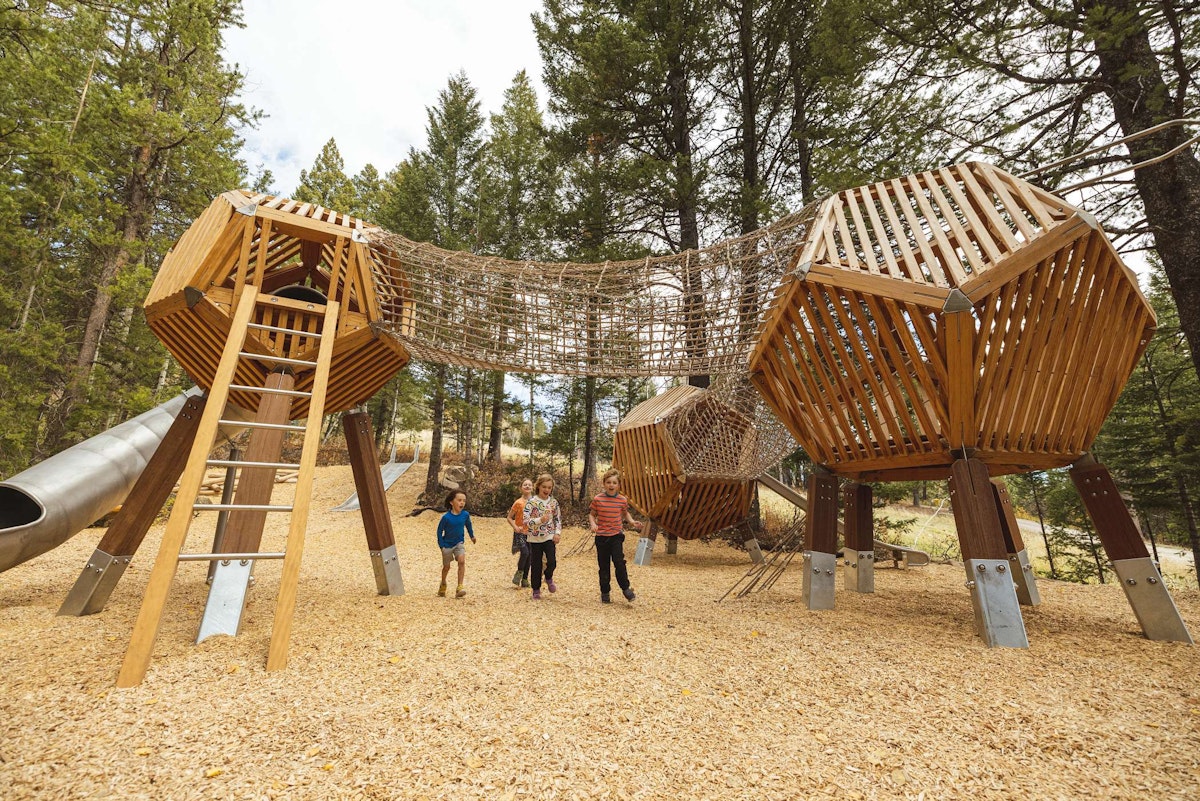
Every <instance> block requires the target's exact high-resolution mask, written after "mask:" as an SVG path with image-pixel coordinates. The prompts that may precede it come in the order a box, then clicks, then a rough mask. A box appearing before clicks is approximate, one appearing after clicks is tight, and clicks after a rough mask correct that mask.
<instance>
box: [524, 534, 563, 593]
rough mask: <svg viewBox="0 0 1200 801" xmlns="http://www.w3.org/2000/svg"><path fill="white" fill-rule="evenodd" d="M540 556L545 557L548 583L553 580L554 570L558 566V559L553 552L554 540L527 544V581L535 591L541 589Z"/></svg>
mask: <svg viewBox="0 0 1200 801" xmlns="http://www.w3.org/2000/svg"><path fill="white" fill-rule="evenodd" d="M542 554H545V555H546V581H547V582H549V581H552V580H553V579H554V568H555V567H557V566H558V558H557V556H556V555H555V552H554V540H548V541H546V542H531V543H529V559H530V565H529V567H530V571H529V572H530V576H529V581H530V583H532V584H533V588H534V589H535V590H540V589H541V588H542Z"/></svg>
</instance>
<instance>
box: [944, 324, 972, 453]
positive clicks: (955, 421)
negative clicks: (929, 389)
mask: <svg viewBox="0 0 1200 801" xmlns="http://www.w3.org/2000/svg"><path fill="white" fill-rule="evenodd" d="M942 319H943V321H944V325H945V331H946V371H947V372H948V373H949V374H950V385H949V387H948V388H947V392H946V408H947V410H948V411H949V414H948V417H949V421H950V428H949V430H948V431H947V432H946V440H947V441H948V442H949V443H950V448H951V449H952V450H958V449H959V448H963V447H973V446H974V445H975V443H976V441H977V430H978V427H977V425H976V422H975V389H976V381H977V380H978V379H977V371H976V366H975V362H974V355H975V318H974V317H973V316H971V313H970V312H968V311H961V312H952V313H949V314H946V315H945V316H944V317H943V318H942Z"/></svg>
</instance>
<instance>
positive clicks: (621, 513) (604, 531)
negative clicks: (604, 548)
mask: <svg viewBox="0 0 1200 801" xmlns="http://www.w3.org/2000/svg"><path fill="white" fill-rule="evenodd" d="M628 510H629V499H628V498H626V497H625V496H624V495H622V494H621V493H619V492H618V493H617V494H616V495H609V494H608V493H607V492H602V493H600V494H599V495H597V496H596V497H595V498H592V505H591V508H590V511H591V513H592V514H593V515H595V516H596V529H597V531H596V536H597V537H615V536H616V535H618V534H620V533H621V532H622V531H623V530H624V527H625V523H624V521H625V513H626V512H627V511H628Z"/></svg>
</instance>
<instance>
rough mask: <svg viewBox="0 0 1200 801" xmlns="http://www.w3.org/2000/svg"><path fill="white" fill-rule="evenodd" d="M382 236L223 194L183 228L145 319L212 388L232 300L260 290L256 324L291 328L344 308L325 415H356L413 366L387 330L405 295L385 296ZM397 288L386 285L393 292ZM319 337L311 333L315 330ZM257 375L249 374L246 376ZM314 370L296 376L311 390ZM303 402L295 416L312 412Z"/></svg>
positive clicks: (308, 348) (300, 209)
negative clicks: (385, 307)
mask: <svg viewBox="0 0 1200 801" xmlns="http://www.w3.org/2000/svg"><path fill="white" fill-rule="evenodd" d="M378 230H379V229H377V228H375V227H373V226H371V225H369V224H367V223H365V222H363V221H362V220H359V219H356V218H354V217H350V216H348V215H345V214H341V213H338V212H335V211H331V210H329V209H324V208H322V207H320V206H316V205H313V204H310V203H300V202H298V201H295V200H288V199H287V198H282V197H273V196H271V195H264V194H259V193H252V192H248V191H245V190H236V191H232V192H226V193H224V194H222V195H221V196H219V197H217V198H216V199H215V200H213V202H212V204H211V205H210V206H209V207H208V209H207V210H205V212H204V213H203V214H201V215H200V217H199V218H198V219H197V220H196V221H195V222H194V223H193V224H192V226H191V227H190V228H189V229H188V230H187V231H185V232H184V234H183V236H182V237H180V239H179V241H178V242H177V243H176V244H175V247H174V248H172V249H171V251H170V252H169V253H168V254H167V256H166V258H165V259H164V260H163V264H162V267H161V268H160V270H159V272H158V275H157V277H156V278H155V281H154V285H153V287H152V288H151V290H150V294H149V296H148V297H147V299H146V303H145V310H146V321H147V322H148V323H149V325H150V328H151V329H152V330H153V331H154V333H155V335H156V336H158V338H159V339H160V340H162V342H163V344H164V345H166V347H167V350H169V351H170V352H171V354H172V355H173V356H174V357H175V358H176V359H177V360H179V363H180V364H181V365H182V366H183V368H184V370H185V371H187V373H188V374H189V375H190V376H191V377H192V379H193V380H194V381H196V383H197V384H199V385H200V386H202V387H204V388H205V389H210V388H211V384H212V379H213V375H214V373H215V371H216V367H217V363H218V361H219V360H220V357H221V349H222V347H223V345H224V343H225V340H226V337H227V335H228V332H229V326H230V322H231V318H232V306H233V300H234V297H235V295H236V293H237V292H238V291H239V290H240V289H241V288H242V287H243V286H245V285H246V284H253V285H255V286H257V287H258V289H259V291H260V294H261V298H262V300H261V301H260V305H261V307H262V308H260V309H258V310H257V311H256V317H255V319H254V322H255V323H258V324H263V325H268V326H275V327H278V328H292V327H295V326H296V325H297V324H302V323H300V322H299V321H301V320H314V319H317V318H316V317H314V316H313V315H311V314H306V312H311V311H313V310H315V309H321V308H323V307H324V304H325V298H333V299H336V300H338V301H339V302H340V303H341V311H340V316H339V319H338V328H337V331H338V333H337V341H336V343H335V347H334V353H333V362H332V367H331V370H330V378H329V390H328V396H327V399H326V404H325V411H326V412H327V413H335V412H340V411H345V410H347V409H350V408H352V407H354V406H356V405H358V404H360V403H362V402H363V401H365V400H367V399H368V398H370V397H371V396H372V395H374V394H375V392H376V391H378V390H379V388H380V387H382V386H383V385H384V384H385V383H386V382H387V380H388V379H389V378H391V377H392V376H393V375H395V374H396V373H397V372H398V371H399V370H400V369H402V368H403V367H404V365H405V364H407V363H408V359H409V356H408V352H407V351H406V350H405V349H404V347H403V346H402V345H401V344H400V343H399V341H397V340H396V339H395V338H394V337H393V336H392V335H391V334H390V333H388V331H386V330H383V329H382V327H381V326H380V325H378V324H379V323H380V321H381V312H380V304H381V303H388V304H390V306H391V307H392V308H390V309H389V311H390V313H391V315H392V317H393V318H396V317H397V316H402V315H398V313H397V312H396V310H395V307H396V305H397V304H402V303H403V299H402V298H400V299H397V298H391V297H381V295H386V294H387V293H380V291H379V289H378V287H377V281H376V280H375V277H374V273H376V272H377V271H379V270H382V269H385V268H384V267H383V266H382V265H381V263H380V260H379V259H378V257H377V255H376V254H375V253H374V252H373V251H372V247H371V244H370V237H371V235H372V234H373V233H375V232H377V231H378ZM396 283H397V282H396V281H395V280H392V281H390V282H389V286H391V287H394V286H395V285H396ZM314 333H315V332H314ZM317 346H318V340H317V339H316V338H315V337H304V336H296V335H293V334H287V335H285V334H281V333H278V332H271V331H263V330H256V331H255V332H254V334H252V341H251V342H249V343H248V346H247V349H248V350H253V351H257V352H260V353H263V354H273V355H275V356H279V357H282V358H287V359H305V360H307V359H311V358H313V354H315V353H316V348H317ZM271 369H272V363H271V362H270V361H269V360H265V361H255V362H253V363H250V364H244V365H243V366H240V367H239V373H238V374H237V375H236V376H235V378H234V383H235V384H241V385H249V386H255V385H257V386H261V385H262V382H263V378H264V376H265V374H266V373H267V372H268V371H270V370H271ZM251 373H252V374H251ZM312 376H313V372H312V371H307V372H301V373H299V374H298V375H297V385H296V389H298V390H308V389H309V388H310V386H311V382H312ZM259 397H260V396H259V395H258V394H257V393H249V392H237V391H235V392H231V393H230V399H231V401H232V402H233V403H235V404H237V405H239V406H241V407H243V408H245V409H250V410H254V409H256V408H257V406H258V402H259ZM307 407H308V401H307V399H298V400H297V402H296V403H295V404H294V405H293V408H292V414H293V417H294V418H296V419H299V418H302V417H304V416H305V414H306V412H307Z"/></svg>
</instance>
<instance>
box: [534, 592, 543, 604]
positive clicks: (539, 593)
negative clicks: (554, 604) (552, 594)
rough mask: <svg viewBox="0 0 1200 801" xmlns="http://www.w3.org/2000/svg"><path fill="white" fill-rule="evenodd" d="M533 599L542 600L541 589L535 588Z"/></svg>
mask: <svg viewBox="0 0 1200 801" xmlns="http://www.w3.org/2000/svg"><path fill="white" fill-rule="evenodd" d="M533 600H535V601H540V600H542V591H541V590H534V591H533Z"/></svg>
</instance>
